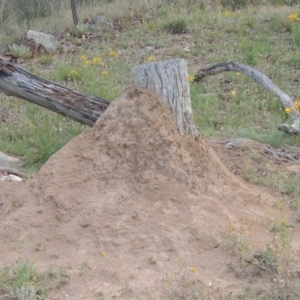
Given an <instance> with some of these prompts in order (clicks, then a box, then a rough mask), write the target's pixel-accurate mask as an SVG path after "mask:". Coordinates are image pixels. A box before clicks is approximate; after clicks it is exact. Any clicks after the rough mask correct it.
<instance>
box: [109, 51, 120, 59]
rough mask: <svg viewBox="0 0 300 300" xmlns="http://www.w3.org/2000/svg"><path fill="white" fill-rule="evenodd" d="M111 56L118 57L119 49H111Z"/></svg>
mask: <svg viewBox="0 0 300 300" xmlns="http://www.w3.org/2000/svg"><path fill="white" fill-rule="evenodd" d="M109 56H111V57H117V56H118V52H117V51H114V50H111V51H110V52H109Z"/></svg>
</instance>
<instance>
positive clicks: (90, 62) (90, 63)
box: [84, 60, 93, 67]
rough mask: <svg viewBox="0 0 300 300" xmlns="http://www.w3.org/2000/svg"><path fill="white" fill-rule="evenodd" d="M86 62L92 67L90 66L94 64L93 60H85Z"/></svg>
mask: <svg viewBox="0 0 300 300" xmlns="http://www.w3.org/2000/svg"><path fill="white" fill-rule="evenodd" d="M84 64H85V65H86V66H88V67H90V66H91V65H92V64H93V62H92V61H91V60H86V61H85V62H84Z"/></svg>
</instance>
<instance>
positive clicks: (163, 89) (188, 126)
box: [132, 59, 199, 139]
mask: <svg viewBox="0 0 300 300" xmlns="http://www.w3.org/2000/svg"><path fill="white" fill-rule="evenodd" d="M132 70H133V73H134V78H135V85H136V86H138V87H140V88H143V89H154V90H156V92H157V93H158V94H159V95H161V96H162V98H163V100H164V102H165V103H166V104H167V105H168V106H169V108H170V110H171V113H172V116H173V119H174V121H175V124H176V126H177V129H178V131H179V132H180V134H181V135H184V134H187V135H189V136H191V137H192V138H194V139H195V138H196V137H197V136H198V135H199V133H198V130H197V127H196V126H195V123H194V120H193V112H192V105H191V99H190V86H189V81H188V74H187V66H186V61H185V60H184V59H173V60H169V61H166V62H155V63H154V62H152V63H148V64H145V65H140V66H136V67H134V68H133V69H132Z"/></svg>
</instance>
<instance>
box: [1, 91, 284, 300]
mask: <svg viewBox="0 0 300 300" xmlns="http://www.w3.org/2000/svg"><path fill="white" fill-rule="evenodd" d="M212 145H213V146H214V147H215V150H213V147H212V146H211V143H209V142H208V141H206V140H205V139H204V138H203V137H202V136H201V135H200V136H199V137H198V138H197V140H193V139H191V138H189V137H187V136H181V135H180V134H179V133H178V132H177V130H176V128H175V125H174V122H173V120H172V117H171V114H170V112H169V109H168V108H167V107H166V105H165V104H164V103H163V101H162V100H161V99H160V98H159V97H158V96H156V95H155V94H154V93H153V92H149V91H142V90H139V89H137V88H136V87H130V88H129V89H128V90H127V91H126V92H125V93H124V94H123V95H122V96H121V97H119V98H118V99H116V100H115V101H114V102H113V103H112V104H111V106H110V107H109V108H108V109H107V111H106V112H105V114H104V115H103V116H102V117H101V118H100V119H99V120H98V121H97V123H96V124H95V126H94V127H93V128H90V129H87V130H86V131H85V132H84V133H82V134H81V135H79V136H77V137H76V138H74V139H73V140H72V141H70V142H69V143H68V144H67V145H66V146H65V147H63V148H62V149H61V150H60V151H58V152H57V153H56V154H55V155H53V156H52V157H51V158H50V159H49V160H48V162H47V163H46V164H45V165H44V166H43V167H42V168H41V169H40V171H39V172H38V173H37V174H36V175H35V176H34V178H32V179H26V180H25V181H24V182H21V183H15V182H0V188H1V194H0V225H1V226H0V247H1V251H0V252H1V261H0V267H1V268H4V267H6V266H10V265H12V264H14V263H15V261H16V260H17V258H18V257H19V256H20V247H21V246H20V245H22V249H21V256H22V258H23V259H28V260H30V261H33V262H34V263H35V266H36V268H37V269H38V270H39V271H41V272H42V271H47V270H48V269H49V268H53V269H55V268H63V269H64V270H65V271H66V273H67V275H68V282H67V283H66V284H62V285H60V286H59V287H57V288H56V289H54V290H53V291H51V293H50V295H49V297H48V299H52V300H54V299H57V300H58V299H204V297H205V296H206V295H210V297H211V299H229V298H228V297H229V296H228V295H230V294H234V293H238V292H239V291H241V290H247V288H249V286H252V287H253V286H254V285H257V286H259V287H260V288H261V289H263V288H264V286H265V285H266V283H265V281H264V278H263V277H258V278H255V280H253V278H252V277H251V276H250V275H249V274H248V275H249V276H250V277H251V278H252V281H251V280H250V279H249V278H250V277H249V276H237V273H238V268H239V266H240V262H239V260H240V258H239V257H238V256H237V255H236V254H233V253H231V251H228V250H226V247H225V246H224V245H226V243H228V242H229V240H228V239H230V238H228V236H230V230H231V229H232V228H233V227H234V228H236V229H237V228H242V227H243V226H245V224H247V228H248V229H247V230H248V231H249V232H250V231H251V240H252V241H255V242H254V243H253V245H254V246H253V247H254V248H255V247H256V248H257V249H260V248H261V247H263V246H264V244H265V243H266V242H267V241H269V240H271V239H272V237H271V235H270V234H269V233H268V230H267V229H268V228H269V226H270V224H271V222H272V216H273V211H275V209H276V208H275V203H277V201H278V198H277V195H276V194H272V193H271V192H270V191H267V190H266V189H263V188H262V187H259V186H255V185H253V184H250V183H247V182H246V181H244V180H242V179H240V178H239V175H240V174H239V172H238V167H237V166H238V159H239V156H238V155H237V153H236V152H234V150H232V152H231V156H227V158H226V157H223V159H224V162H223V163H221V162H220V158H219V156H218V155H217V154H216V152H217V153H218V152H219V153H220V154H222V153H223V156H224V155H225V150H223V148H222V147H223V145H221V144H214V143H212ZM218 150H219V151H218ZM215 151H216V152H215ZM235 158H236V164H237V165H236V167H234V165H233V164H232V160H234V159H235ZM226 159H227V160H226ZM226 162H227V166H226V167H225V166H224V164H225V165H226ZM230 163H231V164H230ZM229 169H230V170H229ZM233 173H236V174H233ZM278 197H279V195H278ZM237 230H239V229H237ZM249 236H250V235H249ZM229 265H230V266H236V267H235V270H236V272H232V271H230V268H229V267H228V266H229ZM251 270H252V269H251ZM249 272H250V271H249ZM244 273H246V272H244ZM197 297H198V298H197Z"/></svg>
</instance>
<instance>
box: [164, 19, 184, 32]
mask: <svg viewBox="0 0 300 300" xmlns="http://www.w3.org/2000/svg"><path fill="white" fill-rule="evenodd" d="M162 29H163V30H165V31H167V32H168V33H171V34H183V33H187V32H188V27H187V20H186V19H185V18H183V17H177V18H175V19H174V20H170V21H168V22H166V23H164V24H163V26H162Z"/></svg>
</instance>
